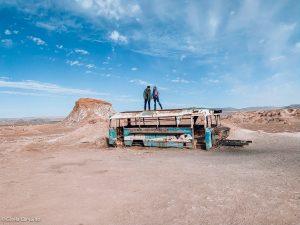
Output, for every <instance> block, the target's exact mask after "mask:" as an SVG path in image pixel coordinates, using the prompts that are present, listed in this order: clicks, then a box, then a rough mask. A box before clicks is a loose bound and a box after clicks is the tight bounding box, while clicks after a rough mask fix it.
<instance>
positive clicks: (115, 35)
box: [109, 30, 128, 44]
mask: <svg viewBox="0 0 300 225" xmlns="http://www.w3.org/2000/svg"><path fill="white" fill-rule="evenodd" d="M109 39H110V40H112V41H113V42H117V43H121V44H127V43H128V40H127V37H126V36H124V35H122V34H120V33H119V32H118V31H116V30H114V31H112V32H111V33H110V34H109Z"/></svg>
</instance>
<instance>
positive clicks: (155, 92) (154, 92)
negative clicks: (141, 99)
mask: <svg viewBox="0 0 300 225" xmlns="http://www.w3.org/2000/svg"><path fill="white" fill-rule="evenodd" d="M152 97H153V100H154V110H156V102H158V104H159V106H160V109H163V108H162V106H161V104H160V101H159V91H158V90H157V87H156V86H154V87H153V93H152Z"/></svg>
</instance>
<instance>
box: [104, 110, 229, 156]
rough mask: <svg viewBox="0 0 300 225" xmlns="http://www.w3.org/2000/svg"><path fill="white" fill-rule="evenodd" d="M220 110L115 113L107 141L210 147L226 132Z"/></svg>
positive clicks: (112, 142) (124, 143)
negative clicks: (221, 120)
mask: <svg viewBox="0 0 300 225" xmlns="http://www.w3.org/2000/svg"><path fill="white" fill-rule="evenodd" d="M221 113H222V110H217V109H205V108H186V109H169V110H159V111H151V110H150V111H131V112H120V113H116V114H114V115H112V116H111V117H110V128H109V144H110V145H112V146H120V145H121V146H133V145H141V146H146V147H175V148H202V149H206V150H209V149H211V148H212V147H213V146H216V145H217V143H218V142H219V141H220V140H224V139H226V138H227V137H228V135H229V128H228V127H224V126H222V125H221V122H220V115H221Z"/></svg>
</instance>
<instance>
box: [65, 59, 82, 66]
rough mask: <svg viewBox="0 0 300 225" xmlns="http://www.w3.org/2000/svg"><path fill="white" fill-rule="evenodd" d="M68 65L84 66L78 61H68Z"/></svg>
mask: <svg viewBox="0 0 300 225" xmlns="http://www.w3.org/2000/svg"><path fill="white" fill-rule="evenodd" d="M66 63H67V64H69V65H70V66H82V63H80V62H79V61H78V60H74V61H72V60H68V59H67V60H66Z"/></svg>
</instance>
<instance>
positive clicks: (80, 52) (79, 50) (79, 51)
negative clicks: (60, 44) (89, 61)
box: [74, 48, 89, 55]
mask: <svg viewBox="0 0 300 225" xmlns="http://www.w3.org/2000/svg"><path fill="white" fill-rule="evenodd" d="M74 51H75V52H76V53H79V54H82V55H87V54H89V52H88V51H86V50H84V49H78V48H76V49H75V50H74Z"/></svg>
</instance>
